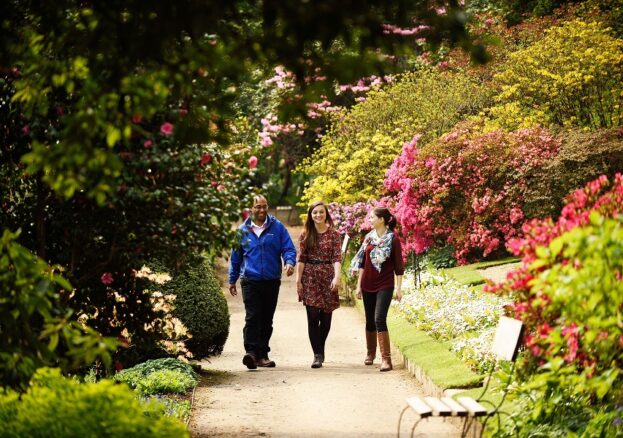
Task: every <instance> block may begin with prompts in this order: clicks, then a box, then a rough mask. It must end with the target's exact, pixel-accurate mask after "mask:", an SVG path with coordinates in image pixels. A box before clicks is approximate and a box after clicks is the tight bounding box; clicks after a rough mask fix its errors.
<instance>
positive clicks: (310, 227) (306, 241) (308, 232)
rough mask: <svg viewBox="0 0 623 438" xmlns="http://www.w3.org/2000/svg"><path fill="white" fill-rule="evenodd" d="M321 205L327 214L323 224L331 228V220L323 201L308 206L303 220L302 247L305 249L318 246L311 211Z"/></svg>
mask: <svg viewBox="0 0 623 438" xmlns="http://www.w3.org/2000/svg"><path fill="white" fill-rule="evenodd" d="M320 205H322V206H323V207H324V211H325V213H326V214H327V216H326V218H325V223H326V224H328V225H329V226H330V227H332V226H333V219H331V215H330V214H329V209H328V208H327V204H325V203H324V202H323V201H318V202H314V203H313V204H312V205H310V206H309V209H308V210H307V219H306V220H305V235H304V237H303V246H304V247H305V249H312V248H315V247H316V245H317V244H318V232H317V231H316V226H315V225H314V220H313V219H312V211H313V210H314V208H316V207H318V206H320Z"/></svg>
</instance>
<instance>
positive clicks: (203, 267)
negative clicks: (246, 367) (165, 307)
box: [162, 257, 229, 359]
mask: <svg viewBox="0 0 623 438" xmlns="http://www.w3.org/2000/svg"><path fill="white" fill-rule="evenodd" d="M186 266H187V268H186V269H185V270H183V271H182V272H180V273H178V274H177V275H176V274H173V275H172V277H173V278H172V280H171V281H169V282H167V283H165V284H164V285H163V287H162V292H163V293H165V294H174V295H176V298H175V309H174V310H173V316H175V317H176V318H178V319H179V320H180V321H182V323H183V324H184V326H186V328H187V329H188V332H189V333H190V335H191V336H192V337H191V338H190V339H188V340H187V341H186V347H187V348H188V350H189V351H190V352H191V353H192V354H193V355H194V357H195V358H196V359H201V358H203V357H206V356H210V355H214V354H220V353H221V352H222V351H223V346H224V345H225V341H226V340H227V336H228V335H229V309H228V307H227V300H226V299H225V296H224V295H223V292H222V291H221V286H220V284H219V281H218V279H217V278H216V275H215V272H214V268H213V267H212V265H211V264H210V263H209V262H208V261H207V260H206V259H205V258H203V257H194V258H192V260H191V261H190V262H189V263H188V264H187V265H186Z"/></svg>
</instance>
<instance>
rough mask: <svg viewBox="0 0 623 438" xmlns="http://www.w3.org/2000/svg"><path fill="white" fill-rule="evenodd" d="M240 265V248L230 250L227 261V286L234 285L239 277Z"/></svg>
mask: <svg viewBox="0 0 623 438" xmlns="http://www.w3.org/2000/svg"><path fill="white" fill-rule="evenodd" d="M241 265H242V248H238V249H232V250H231V258H230V259H229V284H234V283H236V281H238V277H240V266H241Z"/></svg>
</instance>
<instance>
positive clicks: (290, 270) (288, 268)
mask: <svg viewBox="0 0 623 438" xmlns="http://www.w3.org/2000/svg"><path fill="white" fill-rule="evenodd" d="M292 274H294V266H292V265H286V275H287V276H288V277H289V276H290V275H292Z"/></svg>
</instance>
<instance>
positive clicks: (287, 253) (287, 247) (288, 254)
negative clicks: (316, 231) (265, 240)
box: [281, 224, 296, 266]
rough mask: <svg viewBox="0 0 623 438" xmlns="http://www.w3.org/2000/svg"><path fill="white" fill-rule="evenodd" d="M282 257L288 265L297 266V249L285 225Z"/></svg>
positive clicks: (282, 230)
mask: <svg viewBox="0 0 623 438" xmlns="http://www.w3.org/2000/svg"><path fill="white" fill-rule="evenodd" d="M281 257H283V261H284V263H285V264H286V265H292V266H295V265H296V247H295V246H294V242H292V239H291V238H290V234H289V233H288V230H286V227H285V226H283V224H282V225H281Z"/></svg>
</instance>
